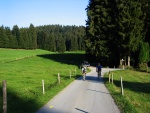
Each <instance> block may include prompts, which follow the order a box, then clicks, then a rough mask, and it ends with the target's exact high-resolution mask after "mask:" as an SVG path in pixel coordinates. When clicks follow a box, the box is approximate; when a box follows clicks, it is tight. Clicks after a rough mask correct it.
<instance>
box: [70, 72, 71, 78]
mask: <svg viewBox="0 0 150 113" xmlns="http://www.w3.org/2000/svg"><path fill="white" fill-rule="evenodd" d="M70 79H71V70H70Z"/></svg>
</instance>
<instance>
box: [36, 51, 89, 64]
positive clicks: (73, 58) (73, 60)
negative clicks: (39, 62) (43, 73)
mask: <svg viewBox="0 0 150 113" xmlns="http://www.w3.org/2000/svg"><path fill="white" fill-rule="evenodd" d="M37 56H38V57H42V58H46V59H50V60H53V61H56V62H60V63H65V64H71V65H77V66H80V65H81V63H83V61H84V60H86V59H87V58H86V56H85V55H84V54H73V53H64V54H61V53H59V54H44V55H37Z"/></svg>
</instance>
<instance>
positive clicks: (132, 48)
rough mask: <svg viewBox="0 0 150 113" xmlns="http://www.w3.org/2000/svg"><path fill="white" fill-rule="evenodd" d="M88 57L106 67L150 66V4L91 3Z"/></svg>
mask: <svg viewBox="0 0 150 113" xmlns="http://www.w3.org/2000/svg"><path fill="white" fill-rule="evenodd" d="M86 11H87V17H88V19H87V21H86V35H87V37H86V39H85V43H86V53H87V54H88V55H89V56H92V57H95V58H96V59H97V61H99V62H101V63H102V64H103V65H112V66H113V65H114V66H119V65H122V63H124V65H127V66H134V67H137V66H138V67H140V66H145V67H146V66H147V64H148V62H149V61H150V54H149V53H150V0H89V4H88V6H87V8H86Z"/></svg>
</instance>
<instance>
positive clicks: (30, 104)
mask: <svg viewBox="0 0 150 113" xmlns="http://www.w3.org/2000/svg"><path fill="white" fill-rule="evenodd" d="M83 60H85V56H84V52H72V53H71V52H68V53H64V54H59V53H52V52H49V51H44V50H9V49H0V81H1V82H2V81H3V80H6V81H7V99H8V100H7V102H8V103H7V104H8V107H7V108H8V109H7V111H8V113H35V112H36V111H37V110H38V109H39V108H40V107H42V106H43V105H44V104H46V103H47V102H48V101H49V100H50V99H51V98H52V97H54V96H55V95H56V94H57V93H58V92H60V91H61V90H62V89H63V88H65V87H66V86H67V85H68V84H70V83H71V82H72V81H73V80H74V79H76V78H77V77H79V76H80V74H81V72H80V69H79V64H80V63H81V62H82V61H83ZM75 69H76V74H75ZM70 70H71V72H72V78H71V79H70V76H69V75H70ZM58 73H60V78H61V82H60V84H58V80H57V74H58ZM42 80H44V82H45V94H44V95H43V94H42ZM0 88H1V89H2V83H1V84H0ZM0 92H1V93H0V106H1V107H0V113H2V109H3V108H2V90H0Z"/></svg>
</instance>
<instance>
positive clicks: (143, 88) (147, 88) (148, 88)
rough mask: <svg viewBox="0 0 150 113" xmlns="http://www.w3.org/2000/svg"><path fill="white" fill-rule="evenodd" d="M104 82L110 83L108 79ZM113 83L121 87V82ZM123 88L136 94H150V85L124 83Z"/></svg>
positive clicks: (115, 81)
mask: <svg viewBox="0 0 150 113" xmlns="http://www.w3.org/2000/svg"><path fill="white" fill-rule="evenodd" d="M104 81H105V82H106V81H108V78H104ZM113 83H114V85H116V86H117V87H121V82H120V81H119V80H114V81H113ZM123 88H124V89H129V90H131V91H134V92H139V93H146V94H150V83H141V82H129V81H123Z"/></svg>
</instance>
